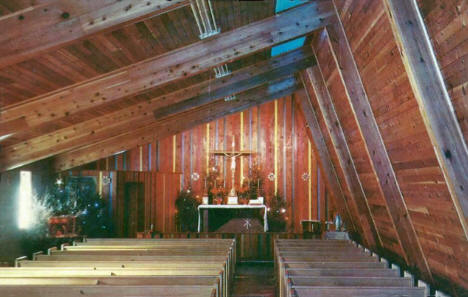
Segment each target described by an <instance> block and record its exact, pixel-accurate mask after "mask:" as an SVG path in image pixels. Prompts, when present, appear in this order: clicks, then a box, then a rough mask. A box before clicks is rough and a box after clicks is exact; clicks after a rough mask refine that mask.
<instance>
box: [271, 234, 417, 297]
mask: <svg viewBox="0 0 468 297" xmlns="http://www.w3.org/2000/svg"><path fill="white" fill-rule="evenodd" d="M274 253H275V271H276V275H277V279H278V292H279V296H281V297H290V296H295V297H322V296H323V297H324V296H346V297H352V296H381V297H389V296H406V297H424V289H422V288H415V287H413V285H414V284H413V280H412V279H411V278H406V277H400V275H399V273H398V271H396V270H392V269H389V268H387V267H386V264H385V263H382V262H380V261H379V259H378V258H377V257H374V256H372V255H371V254H370V253H368V252H366V251H364V250H362V249H359V248H357V247H356V246H355V245H353V244H352V243H351V242H350V241H348V240H317V239H313V240H306V239H304V240H287V239H286V240H284V239H278V240H276V241H275V248H274Z"/></svg>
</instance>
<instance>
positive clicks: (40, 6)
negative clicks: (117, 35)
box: [0, 0, 190, 68]
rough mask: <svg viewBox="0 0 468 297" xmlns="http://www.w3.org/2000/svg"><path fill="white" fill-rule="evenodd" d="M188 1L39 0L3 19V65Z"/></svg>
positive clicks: (0, 49) (0, 24) (0, 52)
mask: <svg viewBox="0 0 468 297" xmlns="http://www.w3.org/2000/svg"><path fill="white" fill-rule="evenodd" d="M189 4H190V1H189V0H170V1H169V0H151V1H148V0H121V1H115V0H99V1H73V0H40V1H39V3H37V4H36V5H34V6H30V7H28V8H26V9H23V10H21V11H17V12H15V13H13V14H9V15H7V16H5V17H3V18H0V28H3V31H2V32H1V33H0V68H2V67H5V66H8V65H11V64H15V63H19V62H22V61H24V60H26V59H30V58H33V57H35V56H37V55H40V54H42V53H44V52H46V51H50V50H53V49H56V48H59V47H62V46H64V45H67V44H69V43H70V42H73V41H76V40H80V39H84V38H88V37H90V36H91V35H93V34H96V33H102V32H105V31H110V30H114V29H116V28H118V27H120V26H123V25H126V24H128V23H135V22H138V21H141V20H142V19H144V18H147V17H150V16H156V15H159V14H162V13H165V12H167V11H169V10H172V9H176V8H179V7H182V6H186V5H189Z"/></svg>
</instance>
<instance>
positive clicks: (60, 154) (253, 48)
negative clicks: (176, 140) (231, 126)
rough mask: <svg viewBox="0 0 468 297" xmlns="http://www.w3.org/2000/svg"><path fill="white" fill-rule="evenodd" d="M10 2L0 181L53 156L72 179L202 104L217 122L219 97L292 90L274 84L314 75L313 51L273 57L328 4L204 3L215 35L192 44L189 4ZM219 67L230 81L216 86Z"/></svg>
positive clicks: (322, 21) (326, 16)
mask: <svg viewBox="0 0 468 297" xmlns="http://www.w3.org/2000/svg"><path fill="white" fill-rule="evenodd" d="M10 2H14V1H3V2H2V3H3V5H2V6H0V7H2V8H3V9H2V11H1V13H2V14H3V16H2V17H1V19H0V25H1V26H0V28H4V31H5V34H3V33H4V32H2V34H0V44H2V45H1V46H0V57H1V58H0V88H1V89H0V90H1V91H0V98H1V100H0V108H1V110H0V139H1V140H0V146H1V151H0V171H4V170H9V169H12V168H16V167H19V166H22V165H25V164H28V163H31V162H35V161H38V160H41V159H44V158H50V157H53V158H55V159H57V160H60V161H57V162H55V164H56V165H55V167H56V169H57V170H65V169H69V168H71V167H74V166H78V165H82V164H85V163H88V162H90V161H93V160H96V159H98V158H102V157H105V156H106V155H108V154H113V153H115V152H117V151H120V150H122V149H129V148H131V147H132V145H135V140H134V141H130V142H128V144H127V143H125V144H124V145H122V142H119V141H114V143H115V144H117V143H118V145H117V146H116V145H115V144H114V146H109V143H112V142H111V141H110V140H111V139H118V138H119V137H124V136H125V135H129V134H131V135H133V137H134V138H135V139H139V138H140V139H145V137H148V133H149V134H154V133H153V129H154V127H155V126H157V127H164V126H166V125H167V123H168V122H166V121H165V119H164V118H165V117H168V116H170V118H174V117H175V118H177V117H183V118H184V119H185V118H186V116H187V115H186V114H185V112H187V111H189V110H192V112H191V113H190V114H192V115H193V117H195V118H196V117H197V114H198V113H197V112H196V110H197V109H198V108H201V107H203V108H204V105H209V104H213V108H214V106H216V107H217V109H214V110H213V115H216V114H220V115H222V114H224V113H225V111H226V109H227V108H229V106H230V104H229V103H227V102H225V103H223V102H218V101H223V98H224V97H226V96H229V95H232V94H238V96H237V97H239V98H244V97H245V98H251V95H252V92H259V94H264V93H265V92H266V96H262V97H259V98H256V100H257V103H261V102H263V101H264V100H265V99H264V98H271V99H273V98H277V96H275V94H283V95H284V94H285V92H284V91H285V90H289V91H290V92H293V91H294V90H295V89H296V88H297V84H296V82H293V83H291V82H290V83H284V82H282V80H285V79H287V78H288V77H289V76H291V75H294V73H296V72H298V71H299V70H302V69H305V68H307V67H309V66H311V65H312V63H313V61H314V58H313V55H312V52H311V50H310V47H305V48H302V49H298V50H295V51H293V52H289V53H286V54H285V55H282V56H279V57H275V58H271V55H270V48H271V47H272V46H274V45H276V44H280V43H282V42H284V41H287V40H290V39H294V38H296V37H299V36H303V35H310V34H311V33H312V32H313V31H315V30H317V29H319V28H322V27H323V26H325V25H327V24H328V23H329V21H330V18H331V17H332V16H333V15H334V10H333V5H332V3H331V2H330V1H313V2H310V3H307V4H306V5H304V6H303V7H301V8H296V9H292V10H290V11H287V12H285V13H282V14H280V15H275V13H274V9H275V1H273V0H271V1H245V2H242V1H241V2H238V1H213V2H212V3H213V11H214V14H215V16H216V17H215V18H216V20H217V23H218V26H219V27H220V28H221V32H220V34H218V35H215V36H212V37H210V38H207V39H204V40H200V38H199V32H198V29H197V25H196V22H195V19H194V16H193V12H192V10H191V7H190V1H186V0H184V1H183V0H177V1H176V0H173V1H166V0H153V1H117V2H116V1H97V2H98V4H97V3H94V2H88V1H51V0H50V1H47V0H44V1H36V2H35V4H34V5H32V6H30V5H29V2H28V1H20V2H15V3H14V4H12V3H10ZM5 3H7V4H5ZM8 4H9V5H8ZM33 24H34V25H33ZM39 36H40V37H39ZM223 64H228V67H229V69H230V70H231V71H232V74H231V75H228V76H226V77H223V78H220V79H216V78H215V75H214V72H213V68H214V67H216V66H219V65H223ZM289 79H291V78H289ZM292 79H293V80H295V78H294V77H293V78H292ZM265 86H270V88H269V89H268V91H266V90H265ZM271 86H273V87H274V88H271ZM262 88H263V89H262ZM286 95H287V93H286ZM271 99H270V100H271ZM239 101H242V100H239ZM194 109H195V112H194V111H193V110H194ZM202 110H203V109H200V113H202ZM153 112H154V114H153ZM211 118H212V117H211ZM175 122H176V123H177V120H176V121H175ZM184 123H185V121H184ZM196 123H199V121H197V122H196ZM179 125H180V124H179ZM171 129H175V130H174V131H179V130H180V129H182V127H178V126H177V125H176V127H171ZM157 131H159V130H157ZM145 133H146V134H145ZM164 134H167V133H164ZM161 135H162V134H161ZM153 137H160V136H158V135H157V134H156V135H153ZM89 147H92V148H93V149H96V151H97V152H100V153H93V154H89V153H88V152H89V149H88V148H89ZM67 156H70V157H67Z"/></svg>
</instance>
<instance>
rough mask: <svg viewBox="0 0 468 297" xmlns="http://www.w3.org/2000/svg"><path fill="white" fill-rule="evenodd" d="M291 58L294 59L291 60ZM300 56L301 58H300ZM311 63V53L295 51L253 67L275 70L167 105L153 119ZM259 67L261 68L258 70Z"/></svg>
mask: <svg viewBox="0 0 468 297" xmlns="http://www.w3.org/2000/svg"><path fill="white" fill-rule="evenodd" d="M293 56H295V57H294V58H293ZM301 56H302V58H300V57H301ZM288 61H289V63H288ZM313 63H314V58H313V57H312V55H311V52H309V51H308V50H306V49H299V50H296V51H294V52H292V53H289V54H286V55H284V56H280V57H276V58H273V59H272V61H267V62H263V63H260V64H262V65H264V66H263V67H261V65H258V66H256V67H255V68H257V69H256V70H259V69H261V68H263V69H264V70H266V69H267V68H270V67H272V66H273V65H275V64H276V65H275V67H276V68H274V69H272V70H270V71H268V72H264V73H263V75H257V76H255V77H251V78H248V79H245V80H242V81H238V82H237V83H235V84H233V85H232V86H231V88H230V89H218V90H211V91H210V92H209V93H208V94H203V95H200V96H196V97H193V98H190V99H188V100H185V101H181V102H179V103H175V104H171V105H167V106H166V107H163V108H160V109H157V110H155V111H154V117H155V118H156V119H160V118H163V117H166V116H170V115H172V114H176V113H180V112H184V111H186V110H189V109H191V108H195V107H197V106H200V105H202V104H207V103H210V102H212V101H214V100H216V99H219V98H221V97H228V96H232V94H235V93H238V92H242V91H245V90H248V89H250V88H254V87H257V86H259V85H262V84H264V83H268V82H271V81H274V80H277V79H278V78H282V77H285V76H288V75H291V74H293V73H295V72H297V71H299V70H302V69H305V68H307V67H309V66H311V65H312V64H313ZM259 66H260V67H261V68H259ZM231 100H233V99H231ZM226 101H229V100H226Z"/></svg>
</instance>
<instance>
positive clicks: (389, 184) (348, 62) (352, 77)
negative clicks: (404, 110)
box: [325, 8, 432, 281]
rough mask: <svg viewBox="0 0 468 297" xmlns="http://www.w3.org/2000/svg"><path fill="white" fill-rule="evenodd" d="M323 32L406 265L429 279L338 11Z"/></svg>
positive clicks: (420, 249)
mask: <svg viewBox="0 0 468 297" xmlns="http://www.w3.org/2000/svg"><path fill="white" fill-rule="evenodd" d="M335 9H336V8H335ZM325 32H326V33H327V41H328V46H329V47H330V51H331V52H332V54H333V57H334V60H335V63H336V65H337V69H338V73H339V75H340V78H341V80H342V81H343V85H344V86H345V90H346V95H347V98H348V100H349V104H350V106H351V108H352V111H353V114H354V116H355V118H356V121H357V123H358V127H359V129H360V133H361V135H362V136H363V139H364V142H365V144H366V149H367V154H368V156H369V158H370V160H371V164H372V168H373V170H374V172H375V174H376V175H377V178H378V181H379V184H380V187H381V189H382V192H383V196H384V199H385V201H386V203H387V209H388V211H389V214H390V217H391V218H392V220H393V224H394V226H395V227H396V231H397V233H398V236H399V237H400V241H401V245H402V247H403V250H405V251H406V254H407V257H408V259H407V260H408V262H409V263H408V264H409V265H413V266H416V267H418V268H419V271H420V272H421V274H422V276H423V277H424V278H426V279H428V280H430V281H432V274H431V271H430V269H429V264H428V263H427V259H426V257H425V255H424V252H423V250H422V247H421V243H420V242H419V238H418V235H417V233H416V230H415V229H414V225H413V222H412V219H411V216H410V214H409V212H408V208H407V206H406V202H405V199H404V197H403V194H402V193H401V190H400V185H399V184H398V180H397V178H396V175H395V171H394V170H393V166H392V163H391V161H390V158H389V156H388V153H387V150H386V147H385V144H384V142H383V139H382V135H381V134H380V131H379V127H378V126H377V122H376V120H375V117H374V113H373V111H372V108H371V105H370V103H369V99H368V97H367V94H366V91H365V89H364V85H363V83H362V80H361V76H360V73H359V70H358V68H357V65H356V62H355V61H354V56H353V53H352V51H351V47H350V45H349V42H348V39H347V37H346V33H345V31H344V28H343V24H342V23H341V20H340V18H339V14H338V12H337V13H336V21H335V23H334V24H333V25H330V26H327V27H326V30H325Z"/></svg>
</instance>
